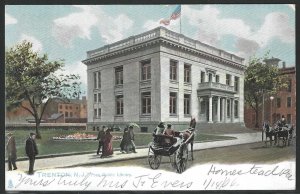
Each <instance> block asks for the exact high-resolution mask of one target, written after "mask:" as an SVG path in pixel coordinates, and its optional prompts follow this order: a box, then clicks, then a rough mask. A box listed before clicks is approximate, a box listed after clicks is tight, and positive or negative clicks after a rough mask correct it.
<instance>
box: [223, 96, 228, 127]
mask: <svg viewBox="0 0 300 194" xmlns="http://www.w3.org/2000/svg"><path fill="white" fill-rule="evenodd" d="M227 111H228V110H227V98H224V123H226V121H227Z"/></svg>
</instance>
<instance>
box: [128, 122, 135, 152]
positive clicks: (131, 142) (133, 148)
mask: <svg viewBox="0 0 300 194" xmlns="http://www.w3.org/2000/svg"><path fill="white" fill-rule="evenodd" d="M129 135H130V145H131V149H132V152H133V153H137V152H136V150H135V143H134V131H133V126H129Z"/></svg>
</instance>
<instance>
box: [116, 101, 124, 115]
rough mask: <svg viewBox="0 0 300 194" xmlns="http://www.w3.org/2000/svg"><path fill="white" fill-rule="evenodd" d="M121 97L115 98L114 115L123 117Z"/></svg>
mask: <svg viewBox="0 0 300 194" xmlns="http://www.w3.org/2000/svg"><path fill="white" fill-rule="evenodd" d="M123 106H124V105H123V96H117V97H116V108H117V110H116V114H117V115H123V113H124V107H123Z"/></svg>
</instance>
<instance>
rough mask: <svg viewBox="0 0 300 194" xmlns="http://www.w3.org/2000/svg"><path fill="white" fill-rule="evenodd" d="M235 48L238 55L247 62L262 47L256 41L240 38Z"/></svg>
mask: <svg viewBox="0 0 300 194" xmlns="http://www.w3.org/2000/svg"><path fill="white" fill-rule="evenodd" d="M235 48H236V49H237V51H238V52H237V53H236V54H237V55H238V56H241V57H243V58H245V59H246V60H247V59H248V58H249V57H250V56H253V55H254V54H255V53H256V51H257V50H258V49H259V48H260V46H259V44H258V43H257V42H256V41H253V40H248V39H245V38H238V39H237V40H236V42H235Z"/></svg>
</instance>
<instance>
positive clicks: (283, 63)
mask: <svg viewBox="0 0 300 194" xmlns="http://www.w3.org/2000/svg"><path fill="white" fill-rule="evenodd" d="M282 68H283V69H285V61H282Z"/></svg>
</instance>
